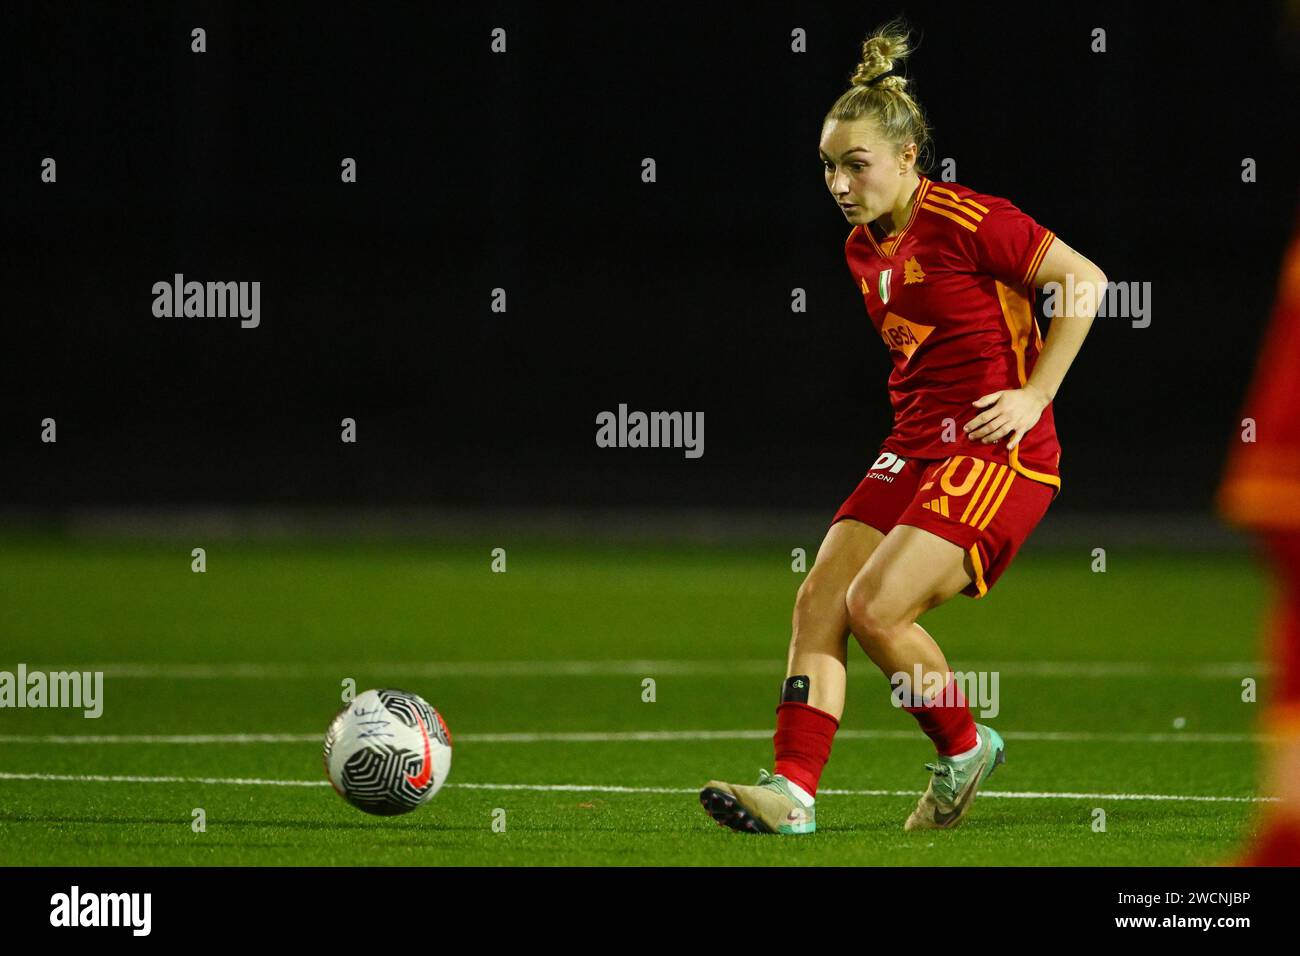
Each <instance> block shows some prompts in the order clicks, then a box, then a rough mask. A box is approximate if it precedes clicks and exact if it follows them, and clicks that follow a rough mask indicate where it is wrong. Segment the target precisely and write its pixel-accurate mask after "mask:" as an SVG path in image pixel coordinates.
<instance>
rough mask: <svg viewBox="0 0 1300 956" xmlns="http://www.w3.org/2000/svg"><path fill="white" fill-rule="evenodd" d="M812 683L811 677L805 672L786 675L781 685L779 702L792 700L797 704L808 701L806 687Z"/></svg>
mask: <svg viewBox="0 0 1300 956" xmlns="http://www.w3.org/2000/svg"><path fill="white" fill-rule="evenodd" d="M811 684H812V679H811V678H810V677H809V676H808V675H807V674H796V675H795V676H793V677H787V678H786V679H785V684H784V685H782V687H781V703H783V704H785V703H789V702H790V701H794V702H795V703H798V704H806V703H808V687H809V685H811Z"/></svg>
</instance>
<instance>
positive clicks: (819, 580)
mask: <svg viewBox="0 0 1300 956" xmlns="http://www.w3.org/2000/svg"><path fill="white" fill-rule="evenodd" d="M884 540H885V536H884V535H883V534H881V533H880V532H879V531H877V530H876V529H875V528H873V527H871V525H869V524H864V523H863V522H861V521H854V520H853V519H852V518H844V519H842V520H840V521H837V522H835V523H834V524H833V525H831V526H830V529H829V530H828V531H827V532H826V537H825V538H823V539H822V543H821V547H820V548H818V549H817V558H816V560H815V561H814V562H813V566H812V570H810V571H809V572H808V576H807V577H806V578H805V579H804V583H803V585H802V586H801V587H800V588H799V598H798V600H797V601H796V610H797V611H803V612H805V613H808V612H817V611H824V612H835V613H836V614H839V613H842V610H843V607H844V596H845V594H846V593H847V592H848V589H849V584H850V583H852V581H853V579H854V578H855V577H856V576H857V574H858V572H859V571H861V570H862V567H863V565H865V564H866V563H867V561H868V559H870V557H871V555H872V553H873V552H874V551H875V550H876V548H877V547H879V545H880V543H881V542H882V541H884Z"/></svg>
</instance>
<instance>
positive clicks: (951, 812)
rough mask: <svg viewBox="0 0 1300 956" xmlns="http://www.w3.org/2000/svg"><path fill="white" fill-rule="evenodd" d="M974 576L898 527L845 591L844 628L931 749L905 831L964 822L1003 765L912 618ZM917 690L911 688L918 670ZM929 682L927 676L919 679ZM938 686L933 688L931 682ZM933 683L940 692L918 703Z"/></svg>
mask: <svg viewBox="0 0 1300 956" xmlns="http://www.w3.org/2000/svg"><path fill="white" fill-rule="evenodd" d="M975 577H976V571H975V568H974V567H973V565H972V562H971V558H970V555H969V553H968V552H967V551H966V550H963V548H962V547H961V546H959V545H957V544H954V543H952V542H951V541H946V540H944V539H943V538H941V537H939V536H937V535H935V534H933V533H931V532H929V531H925V530H923V529H921V528H916V527H912V526H910V525H898V526H897V527H895V528H894V529H893V530H892V531H890V533H889V534H888V535H887V536H886V537H885V539H884V541H882V542H881V544H880V547H878V548H877V549H876V550H875V552H874V553H873V554H872V556H871V558H870V560H868V561H867V564H866V566H865V567H864V568H863V569H862V571H861V572H860V573H859V574H858V576H857V577H856V578H855V579H854V580H853V583H852V584H851V585H850V587H849V591H848V600H847V605H848V614H849V622H850V627H851V628H852V631H853V634H854V635H855V636H856V637H857V639H858V643H860V644H861V645H862V649H863V650H864V651H865V652H866V653H867V656H868V657H870V658H871V660H872V661H873V662H874V663H875V664H876V666H878V667H879V668H880V669H881V671H883V672H884V674H885V675H886V676H887V677H889V678H890V680H891V682H894V683H895V684H896V686H897V688H898V689H897V691H896V692H897V693H900V694H903V695H904V697H903V699H904V700H905V701H907V703H906V704H905V705H904V709H906V710H907V711H908V712H909V713H911V714H912V715H913V716H914V717H915V718H916V720H917V722H918V723H919V724H920V726H921V729H922V730H923V731H924V732H925V733H926V735H927V736H928V737H929V738H930V739H931V741H933V742H934V746H935V750H936V751H937V752H938V757H937V759H936V761H935V762H934V763H932V764H926V769H928V770H930V771H931V774H932V776H931V779H930V783H929V786H928V787H927V788H926V791H925V794H924V795H923V796H922V797H921V800H920V802H919V803H918V804H917V807H916V809H915V810H914V811H913V812H912V815H911V816H910V817H909V818H908V819H907V822H906V824H905V825H904V826H905V829H908V830H913V829H921V828H940V829H944V828H948V827H952V826H956V825H957V824H958V823H960V822H961V820H962V819H963V818H964V817H965V816H966V813H967V811H968V810H969V809H970V805H971V801H972V799H973V798H974V796H975V793H976V792H977V791H978V789H979V787H980V785H981V784H982V783H983V782H984V781H985V780H986V779H987V778H988V776H989V774H991V773H992V772H993V770H994V768H995V767H996V766H997V765H998V764H999V763H1001V762H1002V761H1003V760H1004V759H1005V745H1004V744H1003V742H1002V738H1001V737H1000V736H999V735H998V734H997V732H996V731H994V730H993V729H992V728H991V727H985V726H983V725H980V724H976V723H975V721H974V719H973V718H972V716H971V712H970V708H969V707H968V706H967V703H966V701H965V699H964V698H963V696H962V694H961V691H960V688H958V687H957V686H956V685H955V684H954V683H953V681H952V674H951V672H950V671H949V670H948V662H947V659H946V658H945V657H944V654H943V651H942V650H940V648H939V645H938V644H936V643H935V641H934V638H932V637H931V636H930V634H929V633H928V632H927V631H926V630H925V628H923V627H922V626H921V625H920V624H918V623H917V618H918V617H920V616H921V615H922V614H923V613H925V612H926V611H928V610H930V609H931V608H934V607H937V606H939V605H940V604H942V603H944V602H945V601H947V600H948V599H949V598H951V597H953V596H954V595H956V594H957V593H958V592H960V591H962V590H965V589H966V588H967V587H969V586H970V585H971V584H972V582H973V581H974V580H975ZM918 667H919V668H920V671H921V673H922V675H923V681H924V683H923V685H922V687H921V688H915V687H913V675H914V674H915V673H916V670H917V668H918ZM925 675H929V676H925ZM936 677H937V678H938V680H935V678H936ZM931 681H933V682H934V683H935V684H939V685H941V686H942V689H941V690H938V691H937V692H936V693H933V694H931V695H929V696H928V697H927V696H924V695H923V693H922V692H923V690H924V688H925V686H926V685H927V684H930V683H931Z"/></svg>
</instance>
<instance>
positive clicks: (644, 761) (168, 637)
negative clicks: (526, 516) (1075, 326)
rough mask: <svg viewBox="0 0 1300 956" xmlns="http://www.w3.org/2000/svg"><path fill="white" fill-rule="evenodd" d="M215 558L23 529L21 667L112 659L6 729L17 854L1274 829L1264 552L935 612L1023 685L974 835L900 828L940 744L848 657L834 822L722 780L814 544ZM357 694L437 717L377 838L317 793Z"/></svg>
mask: <svg viewBox="0 0 1300 956" xmlns="http://www.w3.org/2000/svg"><path fill="white" fill-rule="evenodd" d="M498 544H500V545H502V546H504V547H506V548H507V561H508V564H507V567H508V570H507V571H506V573H504V574H501V573H492V571H491V569H490V564H491V556H490V550H491V548H492V547H493V546H495V545H498ZM815 544H816V542H815V541H809V542H807V543H806V546H807V547H808V548H809V550H810V551H811V550H812V549H813V548H814V547H815ZM189 547H190V546H189V545H176V544H171V545H164V544H141V543H122V544H115V543H86V542H77V541H61V540H43V539H10V540H8V541H7V542H4V543H0V580H3V581H4V582H5V587H4V591H5V594H4V597H3V599H2V600H0V635H2V636H3V641H0V670H9V671H13V670H14V669H15V668H16V665H17V664H18V662H20V661H21V662H24V663H26V664H27V665H28V667H29V668H39V669H48V670H56V669H63V668H65V667H70V666H78V667H85V668H87V669H102V670H104V671H105V673H106V676H105V688H104V698H105V701H104V713H103V716H102V717H100V718H99V719H97V720H89V719H85V718H84V717H82V716H81V715H80V713H79V712H69V711H66V710H49V709H46V710H33V709H22V710H19V709H7V708H6V709H2V710H0V864H3V865H149V864H165V865H191V864H194V865H208V864H211V865H244V864H254V865H256V864H281V865H299V864H304V865H308V864H309V865H316V864H346V865H370V864H397V865H420V866H430V865H431V866H440V865H489V866H491V865H546V864H562V865H571V864H578V865H581V864H613V865H623V864H627V865H657V864H669V865H682V864H686V865H695V864H705V865H745V864H798V865H813V864H833V865H844V864H871V865H890V864H906V865H916V864H921V865H930V864H973V865H1038V866H1041V865H1056V864H1075V865H1180V864H1196V863H1213V862H1221V861H1223V860H1225V859H1227V858H1229V857H1230V856H1231V855H1232V853H1233V852H1234V851H1235V849H1236V847H1237V846H1238V845H1239V844H1240V842H1241V840H1242V839H1243V838H1244V837H1245V836H1246V835H1248V833H1249V832H1250V830H1251V828H1252V827H1253V825H1254V820H1255V815H1256V813H1257V812H1258V811H1259V809H1260V804H1259V802H1258V801H1257V798H1258V796H1259V782H1258V780H1257V764H1258V761H1259V743H1258V741H1257V735H1258V733H1257V716H1258V713H1259V707H1260V706H1261V704H1259V703H1255V704H1252V703H1245V702H1243V701H1242V679H1243V678H1245V677H1255V678H1259V679H1260V700H1261V702H1262V701H1264V700H1266V695H1267V692H1268V682H1267V679H1266V669H1265V668H1263V667H1262V666H1261V665H1259V664H1257V663H1255V662H1256V661H1257V660H1258V659H1259V658H1260V657H1261V654H1262V651H1261V643H1260V640H1259V633H1260V630H1259V628H1260V623H1259V620H1260V615H1261V613H1262V612H1263V610H1264V607H1265V605H1266V603H1267V586H1266V582H1265V579H1264V578H1263V576H1262V575H1261V573H1260V571H1259V569H1258V568H1256V567H1255V566H1254V564H1253V563H1252V562H1251V560H1250V559H1249V558H1248V557H1246V556H1240V555H1237V556H1234V555H1226V556H1225V555H1174V554H1155V553H1138V554H1135V553H1123V552H1118V551H1112V552H1111V553H1110V554H1109V556H1108V561H1109V566H1108V570H1107V571H1106V573H1104V574H1103V573H1092V572H1091V571H1090V568H1089V565H1090V562H1091V556H1090V555H1089V554H1087V553H1081V554H1070V555H1065V554H1049V553H1042V554H1039V553H1035V551H1034V548H1033V546H1032V543H1031V545H1030V546H1029V547H1028V548H1027V550H1026V551H1025V552H1024V553H1022V555H1021V556H1020V558H1018V560H1017V562H1016V564H1015V566H1014V567H1013V568H1012V569H1011V571H1010V572H1009V573H1008V574H1007V575H1006V577H1004V578H1003V580H1002V581H1001V582H999V584H998V585H997V587H995V588H994V589H993V591H992V592H991V593H990V595H989V596H988V597H987V598H985V599H984V600H980V601H972V600H970V599H967V598H964V597H959V598H957V599H955V600H954V601H952V602H951V603H950V604H949V605H947V606H945V607H943V608H940V609H938V610H937V611H935V612H932V613H931V614H929V615H927V616H926V617H925V618H923V622H924V623H925V624H926V626H927V627H928V628H929V629H930V630H931V632H932V633H933V634H934V635H935V637H936V639H937V640H938V641H939V642H940V644H941V645H942V646H943V647H944V649H945V651H946V652H947V654H948V657H949V661H950V663H951V665H952V666H953V667H954V668H956V669H963V670H975V669H996V670H997V671H998V673H999V675H1000V687H999V689H1000V704H1001V713H1000V714H998V716H997V717H996V718H993V719H991V720H990V721H989V722H990V723H991V724H992V725H993V726H995V727H997V728H998V729H999V730H1000V731H1001V732H1002V733H1003V735H1004V736H1005V738H1006V740H1007V746H1008V751H1007V755H1008V762H1007V764H1006V765H1005V766H1003V767H1001V768H999V770H998V772H997V774H996V775H995V776H994V777H993V778H992V779H991V780H990V781H989V783H988V785H987V787H986V792H984V793H982V794H981V796H980V797H978V798H977V800H976V802H975V807H974V809H973V810H972V812H971V815H970V817H969V818H968V819H967V821H966V822H965V823H964V825H963V826H962V827H960V828H958V829H956V830H953V831H948V832H943V833H937V834H936V833H928V834H925V833H922V834H915V833H904V832H903V829H902V823H903V820H904V819H905V818H906V816H907V814H908V812H909V811H910V809H911V807H912V806H913V805H914V803H915V799H916V796H917V795H918V794H919V793H920V791H921V790H922V789H923V788H924V786H925V783H926V772H925V771H924V769H923V767H922V764H923V763H924V762H925V761H926V760H928V759H931V757H932V755H933V750H932V749H931V748H930V747H929V746H928V742H927V741H926V740H925V738H924V737H923V736H921V734H920V732H919V731H917V730H916V728H915V724H914V722H913V721H912V719H911V718H910V717H908V715H906V714H905V713H903V712H901V711H898V710H895V709H894V708H893V707H891V706H890V705H889V701H888V685H887V683H886V681H885V679H884V678H883V677H882V676H881V675H879V674H878V673H876V672H875V671H874V669H873V668H872V667H871V666H870V663H869V662H868V661H867V660H866V658H865V657H864V656H863V655H862V653H861V651H860V650H859V649H858V648H857V647H856V645H854V646H853V647H852V648H851V652H850V653H851V663H850V675H849V699H848V706H847V709H846V713H845V718H844V721H843V724H842V731H841V735H840V736H839V737H838V738H837V739H836V743H835V748H834V752H833V754H832V758H831V762H830V764H829V766H828V767H827V770H826V773H825V775H824V777H823V778H822V791H823V792H822V794H821V796H820V797H819V800H818V814H817V822H818V827H819V829H818V832H817V834H816V835H814V836H811V837H801V838H786V839H781V838H777V837H753V836H746V835H741V834H737V833H732V832H730V831H727V830H723V829H721V828H719V827H718V826H716V825H715V824H714V823H713V822H712V821H710V820H709V819H708V818H707V817H706V816H705V814H704V813H703V811H702V810H701V809H700V807H699V805H698V802H697V798H696V792H697V791H698V789H699V787H700V786H701V785H702V784H703V783H704V782H705V781H706V780H708V779H709V778H711V777H720V778H722V779H729V780H734V781H737V782H743V783H752V782H753V779H754V778H755V777H756V776H757V770H758V769H759V768H760V767H768V766H770V764H771V760H772V752H771V737H770V735H771V729H772V722H773V708H774V706H775V704H776V697H777V694H778V691H779V686H780V681H781V679H782V677H783V675H784V659H785V651H786V644H787V641H788V636H789V617H790V606H791V601H792V599H793V597H794V593H795V590H796V588H797V587H798V584H799V582H800V580H801V579H802V575H800V574H796V573H793V572H792V571H791V569H790V557H789V549H788V547H787V548H784V549H783V548H781V547H776V546H773V547H771V548H769V549H761V548H757V547H751V548H745V549H741V548H627V549H619V548H613V547H597V546H591V547H586V546H565V547H556V546H541V545H536V546H534V545H529V544H527V543H517V544H514V545H511V544H510V543H509V542H492V543H487V544H484V545H482V546H469V545H455V546H450V545H449V546H436V545H429V546H423V547H420V546H405V545H383V544H373V545H343V544H339V545H324V544H304V545H301V546H289V545H270V544H244V543H227V544H222V543H212V544H210V545H209V546H208V551H207V571H206V573H203V574H196V573H192V572H191V570H190V560H191V559H190V552H189ZM345 678H352V679H354V680H355V681H356V686H357V689H358V690H363V689H365V688H367V687H374V686H393V687H402V688H405V689H408V690H412V691H415V692H416V693H419V694H421V695H422V696H424V697H426V698H427V699H428V700H429V701H430V702H431V703H432V704H433V705H434V706H435V707H437V708H438V709H439V710H440V711H441V712H442V713H443V715H444V716H445V718H446V720H447V722H448V724H449V726H450V728H451V730H452V733H453V735H454V737H455V756H454V761H453V765H452V772H451V777H450V781H449V783H448V785H447V786H446V788H444V790H443V791H442V792H441V793H440V794H439V795H438V796H437V797H436V798H435V799H434V800H433V802H432V803H430V804H429V805H427V806H425V807H423V808H421V809H420V810H419V811H417V812H415V813H413V814H410V815H408V816H405V817H399V818H389V819H381V818H373V817H368V816H366V815H364V814H362V813H360V812H358V811H356V810H354V809H353V808H351V807H350V806H348V805H346V804H345V803H344V802H343V801H341V800H340V799H339V798H338V797H337V796H336V795H335V794H334V793H333V791H332V790H331V789H330V788H329V787H328V786H327V785H325V784H324V777H323V773H322V769H321V757H320V741H321V738H322V735H323V733H324V730H325V727H326V725H327V724H328V722H329V720H330V718H331V717H332V716H333V714H334V713H335V711H336V710H337V709H338V707H339V706H340V703H339V695H340V691H341V681H343V680H344V679H345ZM645 678H654V681H655V687H654V697H655V699H654V701H653V702H647V701H645V700H643V681H644V679H645ZM977 719H979V718H977ZM254 735H271V736H270V738H269V739H258V738H256V737H255V736H254ZM178 736H192V737H194V738H195V739H191V740H189V741H187V742H178V741H177V740H175V739H174V738H176V737H178ZM87 737H89V738H105V737H108V738H113V739H112V740H104V739H83V738H87ZM122 777H129V778H138V779H133V780H130V781H127V780H121V779H104V778H122ZM234 781H245V782H234ZM1154 797H1161V798H1164V799H1153V798H1154ZM1192 798H1201V799H1192ZM195 808H202V810H203V811H204V813H205V815H206V827H207V828H206V831H205V832H201V833H196V832H194V830H193V829H192V826H191V822H192V819H193V817H192V811H193V810H194V809H195ZM1097 809H1101V810H1103V811H1104V812H1105V815H1106V827H1105V831H1104V832H1096V831H1095V830H1094V827H1093V823H1094V819H1095V813H1094V811H1095V810H1097ZM498 810H504V811H505V814H504V821H505V830H504V832H497V831H496V830H494V828H493V821H494V819H498V820H499V819H501V815H500V814H499V813H497V811H498Z"/></svg>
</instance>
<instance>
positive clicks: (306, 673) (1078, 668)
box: [6, 657, 1271, 680]
mask: <svg viewBox="0 0 1300 956" xmlns="http://www.w3.org/2000/svg"><path fill="white" fill-rule="evenodd" d="M959 663H960V664H961V667H960V669H961V670H964V671H997V672H998V673H999V674H1000V675H1001V676H1003V677H1043V678H1058V677H1059V678H1077V679H1089V678H1092V679H1103V678H1151V677H1186V678H1203V679H1214V680H1217V679H1223V678H1241V677H1257V676H1260V675H1266V674H1269V673H1270V672H1271V669H1270V667H1269V665H1268V664H1266V663H1263V662H1259V661H1204V662H1199V663H1194V664H1163V663H1146V662H1141V661H971V662H959ZM6 666H7V667H8V669H9V670H10V671H13V670H14V666H13V665H6ZM855 667H861V668H863V669H864V670H868V669H870V664H869V663H866V662H865V661H861V662H858V663H857V664H856V665H855ZM28 670H29V671H34V670H43V671H46V672H51V671H98V672H102V673H103V674H104V676H105V677H111V678H123V679H124V678H135V679H141V680H235V679H241V680H318V679H320V680H324V679H328V680H334V679H336V678H338V677H339V676H340V675H356V674H367V675H375V674H383V675H393V676H398V677H403V678H410V677H416V678H419V677H427V678H453V677H629V676H634V677H650V676H664V677H722V676H733V675H743V676H772V675H775V676H776V677H777V678H780V676H781V675H782V674H783V673H784V671H783V662H782V661H781V660H780V659H778V658H775V657H774V658H771V659H764V660H735V661H707V660H626V661H623V660H605V661H575V660H554V661H388V662H357V661H352V662H344V663H338V664H321V663H310V664H307V663H291V664H290V663H279V664H273V663H259V662H255V661H246V662H243V663H222V664H182V663H177V664H157V663H124V662H103V663H94V662H92V663H80V664H42V665H40V666H39V667H38V666H37V665H35V664H29V665H28Z"/></svg>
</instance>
